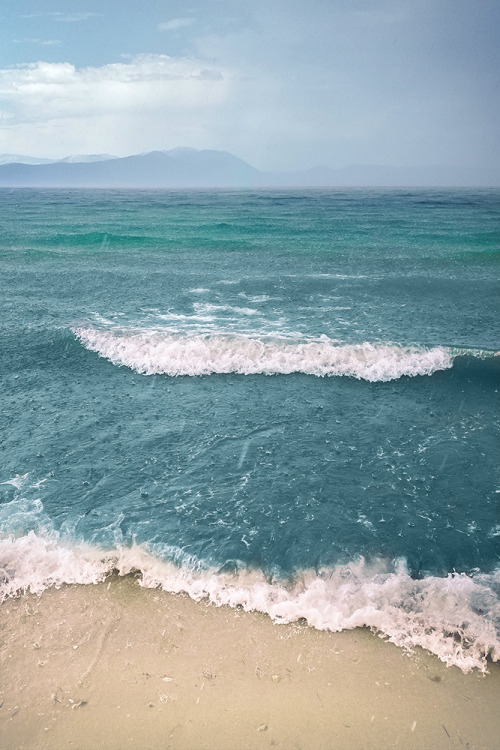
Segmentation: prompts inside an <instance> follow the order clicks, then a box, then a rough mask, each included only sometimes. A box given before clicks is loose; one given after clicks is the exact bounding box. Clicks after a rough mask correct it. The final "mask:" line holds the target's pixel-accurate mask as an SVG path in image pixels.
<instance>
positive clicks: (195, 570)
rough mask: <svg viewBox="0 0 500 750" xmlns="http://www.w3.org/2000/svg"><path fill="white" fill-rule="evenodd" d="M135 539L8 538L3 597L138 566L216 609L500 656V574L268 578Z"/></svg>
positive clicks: (385, 566)
mask: <svg viewBox="0 0 500 750" xmlns="http://www.w3.org/2000/svg"><path fill="white" fill-rule="evenodd" d="M154 552H155V550H154V549H153V550H150V549H147V548H146V547H141V546H138V545H134V546H132V547H130V548H125V547H123V548H116V549H114V550H109V551H104V550H102V549H99V548H97V547H94V546H91V545H84V544H74V545H72V544H71V543H70V542H64V541H63V540H61V539H60V538H59V535H58V534H57V533H56V532H53V533H45V534H40V533H39V534H37V533H35V532H34V531H30V532H29V533H28V534H26V535H25V536H22V537H18V538H15V537H12V536H10V537H7V538H4V539H2V540H0V560H2V563H1V564H0V600H2V599H5V598H6V597H9V596H14V595H16V594H18V593H20V592H23V591H24V592H26V591H31V592H32V593H37V594H39V593H41V592H42V591H43V590H44V589H46V588H48V587H49V586H55V587H59V586H61V585H63V584H75V583H76V584H92V583H98V582H101V581H103V580H105V578H106V577H107V576H108V575H109V574H111V573H113V572H115V573H118V574H119V575H127V574H129V573H131V572H137V571H139V572H140V574H141V577H140V580H139V583H140V585H142V586H144V587H146V588H161V589H163V590H165V591H168V592H172V593H181V592H184V593H187V594H188V595H189V596H190V597H191V598H193V599H195V600H198V601H199V600H205V601H209V602H212V603H213V604H215V605H217V606H222V605H227V606H231V607H236V606H241V607H243V608H244V609H245V610H247V611H251V610H254V611H260V612H264V613H266V614H268V615H269V616H270V617H271V618H272V619H273V620H274V621H275V622H278V623H289V622H295V621H297V620H299V619H305V620H306V621H307V623H308V624H309V625H310V626H311V627H314V628H317V629H319V630H330V631H340V630H347V629H352V628H357V627H369V628H371V629H372V630H374V631H376V632H378V633H379V634H380V635H381V636H382V637H385V638H387V639H389V640H390V641H392V642H393V643H394V644H396V645H397V646H400V647H404V648H409V649H411V648H413V647H415V646H420V647H422V648H425V649H427V650H428V651H431V652H433V653H434V654H436V655H437V656H438V657H439V658H440V659H441V660H442V661H443V662H445V663H446V664H447V665H448V666H451V665H456V666H458V667H459V668H460V669H462V671H464V672H468V671H470V670H471V669H474V668H478V669H480V670H482V671H483V672H484V671H486V669H487V659H488V658H490V659H491V660H493V661H497V660H498V659H499V658H500V635H499V626H500V598H499V594H500V570H497V571H496V572H494V573H490V574H485V573H482V574H478V575H475V576H468V575H465V574H457V573H454V574H450V575H448V576H447V577H446V578H441V577H436V576H428V577H425V578H423V579H419V580H415V579H413V578H411V576H410V575H409V574H408V571H407V568H406V565H405V562H404V561H403V560H399V561H393V562H389V561H383V560H376V561H373V562H371V563H368V562H366V561H365V560H364V559H363V558H362V557H361V558H359V559H358V560H356V561H353V562H351V563H349V564H345V565H338V566H336V567H334V568H331V569H324V570H321V571H314V570H304V571H301V572H300V573H298V574H297V575H295V576H294V578H293V580H287V581H285V580H282V579H270V578H268V577H265V576H264V575H263V574H262V572H260V571H252V570H248V569H244V568H242V567H241V566H240V565H238V563H237V562H234V563H233V564H231V565H229V566H228V565H226V566H224V567H223V568H221V569H216V568H210V567H208V566H206V565H204V564H202V563H200V562H198V561H196V560H193V559H192V558H189V557H188V556H186V555H185V554H184V553H183V552H182V551H181V550H179V549H176V548H167V549H163V550H162V557H165V556H167V557H168V558H169V559H170V562H168V561H165V559H159V558H158V557H157V556H156V555H155V554H154Z"/></svg>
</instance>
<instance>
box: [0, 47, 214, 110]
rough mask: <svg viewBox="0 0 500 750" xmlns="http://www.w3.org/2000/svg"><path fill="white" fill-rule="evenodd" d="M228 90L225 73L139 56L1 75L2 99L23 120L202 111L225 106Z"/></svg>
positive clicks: (39, 66) (165, 58)
mask: <svg viewBox="0 0 500 750" xmlns="http://www.w3.org/2000/svg"><path fill="white" fill-rule="evenodd" d="M227 88H228V81H227V80H226V79H225V77H224V75H223V74H222V72H221V71H220V70H211V69H209V68H207V67H206V66H205V65H204V64H202V63H200V62H198V61H196V60H191V59H188V58H172V57H168V56H167V55H138V56H136V57H134V58H132V60H131V61H130V62H125V63H123V62H119V63H112V64H110V65H104V66H102V67H88V68H81V69H78V68H75V66H74V65H71V63H67V62H66V63H47V62H37V63H30V64H26V65H19V66H16V67H13V68H7V69H3V70H0V100H3V102H4V103H6V104H7V105H10V107H11V108H12V110H13V111H14V113H15V114H16V115H17V117H18V119H19V121H25V120H30V119H32V118H35V119H41V120H47V119H52V118H55V117H66V116H68V115H75V114H79V113H81V114H85V115H88V114H91V113H92V114H95V113H102V114H105V113H109V112H112V111H117V110H119V111H128V110H134V111H135V110H137V109H138V108H139V109H144V108H148V109H152V110H161V109H164V108H165V107H166V106H173V107H178V106H180V107H183V108H185V107H196V106H201V105H203V104H204V103H206V102H207V100H209V101H210V102H211V103H214V102H218V101H221V99H223V98H224V96H225V95H226V93H227ZM6 108H7V109H8V108H9V107H8V106H7V107H6Z"/></svg>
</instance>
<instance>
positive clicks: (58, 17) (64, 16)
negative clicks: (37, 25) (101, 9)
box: [21, 10, 101, 23]
mask: <svg viewBox="0 0 500 750" xmlns="http://www.w3.org/2000/svg"><path fill="white" fill-rule="evenodd" d="M100 16H101V13H88V12H87V13H63V12H61V11H57V10H56V11H52V12H47V13H44V12H40V13H25V14H23V15H21V18H53V19H54V21H60V22H61V23H79V22H80V21H88V20H89V18H98V17H100Z"/></svg>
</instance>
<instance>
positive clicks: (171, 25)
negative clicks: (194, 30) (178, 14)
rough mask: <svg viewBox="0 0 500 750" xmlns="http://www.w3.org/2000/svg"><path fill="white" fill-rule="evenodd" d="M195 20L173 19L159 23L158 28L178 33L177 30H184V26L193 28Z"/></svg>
mask: <svg viewBox="0 0 500 750" xmlns="http://www.w3.org/2000/svg"><path fill="white" fill-rule="evenodd" d="M195 20H196V19H194V18H172V20H171V21H166V22H165V23H159V24H158V28H159V30H160V31H177V29H182V28H183V27H184V26H192V25H193V23H195Z"/></svg>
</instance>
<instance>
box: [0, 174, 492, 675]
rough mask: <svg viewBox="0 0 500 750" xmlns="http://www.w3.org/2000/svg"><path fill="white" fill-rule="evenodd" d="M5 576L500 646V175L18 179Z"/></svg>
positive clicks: (6, 396) (461, 652)
mask: <svg viewBox="0 0 500 750" xmlns="http://www.w3.org/2000/svg"><path fill="white" fill-rule="evenodd" d="M0 264H1V266H0V267H1V276H0V285H1V286H0V305H1V309H2V314H1V320H0V347H1V358H2V367H1V393H2V396H1V414H2V429H1V436H0V439H1V445H2V451H1V463H0V585H1V593H2V597H3V598H6V597H9V596H13V595H16V594H17V593H19V592H22V591H25V590H31V591H34V592H41V591H43V589H44V588H46V587H48V586H59V585H62V584H63V583H70V584H71V583H84V584H89V585H90V584H92V583H94V582H97V581H99V580H103V579H104V578H105V576H106V575H107V574H109V573H110V572H111V571H117V572H118V573H120V574H127V573H129V572H130V571H139V572H140V574H141V575H140V580H141V583H142V585H145V586H159V587H163V588H164V589H165V590H168V591H184V592H187V593H188V594H189V595H190V596H192V597H194V598H195V599H208V600H211V601H213V602H215V603H217V604H229V605H231V606H237V605H241V606H243V607H244V608H247V609H255V610H260V611H263V612H266V613H268V614H269V615H270V616H271V617H272V618H273V619H274V620H276V621H277V622H288V621H293V620H297V619H300V618H304V619H305V620H307V622H308V623H309V625H310V626H311V627H316V628H323V629H330V630H341V629H344V628H354V627H361V626H367V627H370V628H373V629H374V630H376V631H377V632H379V633H380V635H382V636H383V637H387V638H389V639H391V640H392V641H394V643H396V644H397V645H399V646H401V647H408V648H411V647H413V646H416V645H420V646H424V647H425V648H427V649H429V650H431V651H432V652H434V653H435V654H437V655H438V656H439V657H440V658H441V659H442V660H443V661H445V662H446V663H447V664H450V665H451V664H456V665H458V666H459V667H460V668H462V669H463V670H464V671H467V670H468V669H470V668H473V667H478V668H480V669H485V667H486V659H487V657H490V658H492V659H498V658H499V657H500V634H499V631H500V567H499V553H500V513H499V501H500V464H499V460H498V459H499V448H500V439H499V433H500V411H499V405H500V397H499V388H500V378H499V376H500V357H499V356H498V351H499V349H500V345H499V329H498V321H499V319H500V315H499V313H500V310H499V307H500V295H499V270H500V191H498V190H437V189H433V190H344V191H343V190H315V191H262V192H256V191H253V192H249V191H215V192H214V191H177V192H175V191H126V190H123V191H119V190H110V191H106V190H101V191H85V190H74V191H57V190H6V189H3V190H1V191H0Z"/></svg>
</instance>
